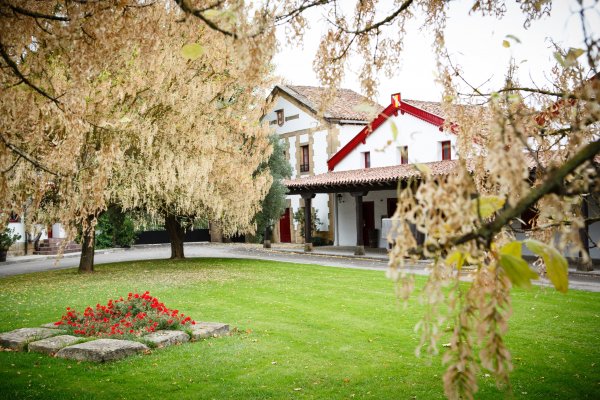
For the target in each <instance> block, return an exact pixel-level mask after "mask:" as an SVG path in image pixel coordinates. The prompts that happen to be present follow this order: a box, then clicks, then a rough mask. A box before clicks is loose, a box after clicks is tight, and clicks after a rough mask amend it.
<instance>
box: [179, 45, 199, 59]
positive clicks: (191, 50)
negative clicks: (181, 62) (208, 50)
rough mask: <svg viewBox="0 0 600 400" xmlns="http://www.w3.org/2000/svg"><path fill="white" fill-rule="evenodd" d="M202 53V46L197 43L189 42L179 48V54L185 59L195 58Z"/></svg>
mask: <svg viewBox="0 0 600 400" xmlns="http://www.w3.org/2000/svg"><path fill="white" fill-rule="evenodd" d="M202 54H204V48H203V47H202V45H201V44H199V43H189V44H186V45H185V46H183V47H182V48H181V55H182V56H183V58H185V59H187V60H192V61H194V60H196V59H198V58H200V56H202Z"/></svg>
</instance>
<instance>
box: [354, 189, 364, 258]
mask: <svg viewBox="0 0 600 400" xmlns="http://www.w3.org/2000/svg"><path fill="white" fill-rule="evenodd" d="M367 193H368V192H356V193H350V194H351V195H352V197H354V203H355V204H356V213H355V214H356V248H355V249H354V255H355V256H364V255H365V243H364V240H363V225H364V221H363V196H366V195H367Z"/></svg>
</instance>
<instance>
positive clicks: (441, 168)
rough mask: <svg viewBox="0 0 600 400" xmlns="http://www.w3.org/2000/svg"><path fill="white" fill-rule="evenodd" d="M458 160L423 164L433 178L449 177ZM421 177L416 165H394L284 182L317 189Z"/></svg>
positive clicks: (288, 184) (289, 184)
mask: <svg viewBox="0 0 600 400" xmlns="http://www.w3.org/2000/svg"><path fill="white" fill-rule="evenodd" d="M457 163H458V160H445V161H435V162H429V163H423V164H421V165H424V166H426V167H428V168H429V169H430V170H431V172H430V174H431V175H432V176H440V175H448V174H449V173H450V172H452V170H454V168H456V166H457ZM419 176H421V172H419V170H417V167H416V166H415V164H402V165H392V166H390V167H377V168H365V169H355V170H350V171H335V172H327V173H324V174H320V175H314V176H308V177H305V178H299V179H288V180H285V181H283V183H284V185H286V186H287V187H288V188H290V189H292V188H317V187H323V186H343V185H365V184H377V183H379V184H384V183H394V182H398V181H399V180H405V179H409V178H413V177H419Z"/></svg>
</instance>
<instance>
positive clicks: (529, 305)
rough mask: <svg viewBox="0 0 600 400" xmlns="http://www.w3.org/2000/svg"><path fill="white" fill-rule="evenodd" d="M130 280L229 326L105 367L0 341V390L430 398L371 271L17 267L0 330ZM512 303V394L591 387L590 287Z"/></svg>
mask: <svg viewBox="0 0 600 400" xmlns="http://www.w3.org/2000/svg"><path fill="white" fill-rule="evenodd" d="M423 282H424V280H423V279H422V278H418V279H417V286H418V287H420V286H422V283H423ZM134 290H137V291H140V292H143V291H145V290H149V291H150V293H151V294H152V295H154V296H157V297H158V298H159V299H160V300H161V301H163V302H164V303H165V304H166V305H167V307H172V308H177V309H179V310H181V311H182V312H184V313H185V314H188V315H191V316H192V317H193V318H195V319H196V320H205V321H220V322H228V323H230V324H231V325H232V326H233V327H237V329H238V332H237V333H235V334H234V335H232V336H229V337H224V338H219V339H211V340H206V341H201V342H198V343H193V344H185V345H181V346H174V347H170V348H166V349H160V350H156V351H153V353H152V354H150V355H140V356H134V357H131V358H128V359H125V360H122V361H118V362H113V363H107V364H89V363H77V362H73V361H67V360H61V359H55V358H50V357H47V356H43V355H38V354H29V353H14V352H1V353H0V398H10V399H26V398H43V399H53V398H55V399H105V398H110V399H154V398H178V399H199V398H207V399H212V398H215V399H223V398H236V399H253V398H284V399H288V398H291V399H293V398H306V399H311V398H326V399H329V398H336V399H337V398H375V399H387V398H406V399H411V398H416V399H436V398H443V389H442V382H441V375H442V374H443V370H444V369H443V367H442V365H441V361H440V360H441V357H431V358H430V357H421V358H417V357H415V355H414V349H415V346H416V345H417V342H418V337H417V335H416V334H415V333H414V330H413V328H414V326H415V324H416V322H417V321H418V319H419V317H420V316H421V315H422V314H423V307H422V306H421V305H420V304H419V302H418V301H416V300H413V301H411V302H410V303H409V304H408V305H407V306H406V307H403V306H402V305H400V304H399V303H398V301H397V300H396V298H395V295H394V287H393V284H392V283H391V282H390V281H389V280H387V279H386V278H385V277H384V274H383V273H382V272H377V271H362V270H350V269H337V268H330V267H321V266H313V265H299V264H288V263H278V262H269V261H255V260H228V259H189V260H185V261H181V262H173V261H167V260H165V261H147V262H128V263H118V264H107V265H100V266H97V272H96V273H95V274H93V275H91V276H80V275H78V274H77V273H76V272H75V271H74V270H61V271H53V272H45V273H37V274H29V275H21V276H15V277H10V278H5V279H1V280H0V331H8V330H12V329H16V328H21V327H33V326H38V325H40V324H43V323H46V322H50V321H55V320H57V319H58V318H59V317H60V315H61V314H62V313H63V312H64V309H65V307H66V306H71V307H75V308H77V309H83V308H84V307H85V306H87V305H95V304H96V303H102V304H104V303H106V301H107V300H108V299H109V298H114V297H118V296H120V295H126V294H127V293H129V292H130V291H134ZM513 308H514V312H513V316H512V318H511V324H510V331H509V334H508V336H507V342H508V345H509V348H510V349H511V351H512V356H513V360H514V364H515V369H514V371H513V373H512V374H511V384H512V393H513V395H514V397H515V398H528V399H531V398H533V399H554V398H563V399H586V398H589V399H598V398H600V329H599V328H600V294H599V293H585V292H578V291H570V292H569V293H568V294H567V295H562V294H560V293H557V292H556V291H554V290H551V289H545V288H534V289H532V290H530V291H523V290H515V291H514V296H513ZM440 347H441V343H440ZM479 385H480V391H479V393H478V395H477V398H482V399H496V398H504V397H506V395H507V392H506V391H503V390H499V389H498V388H496V386H495V383H494V381H493V379H492V378H490V377H486V375H485V371H482V373H481V374H480V377H479Z"/></svg>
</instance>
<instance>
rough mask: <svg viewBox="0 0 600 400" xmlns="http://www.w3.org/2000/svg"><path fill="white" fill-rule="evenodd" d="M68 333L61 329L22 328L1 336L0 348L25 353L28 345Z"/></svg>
mask: <svg viewBox="0 0 600 400" xmlns="http://www.w3.org/2000/svg"><path fill="white" fill-rule="evenodd" d="M63 333H66V332H65V331H64V330H61V329H48V328H21V329H15V330H14V331H10V332H5V333H2V334H0V347H4V348H6V349H11V350H16V351H23V350H24V349H25V347H26V346H27V344H28V343H30V342H34V341H37V340H41V339H46V338H48V337H50V336H56V335H61V334H63Z"/></svg>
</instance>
